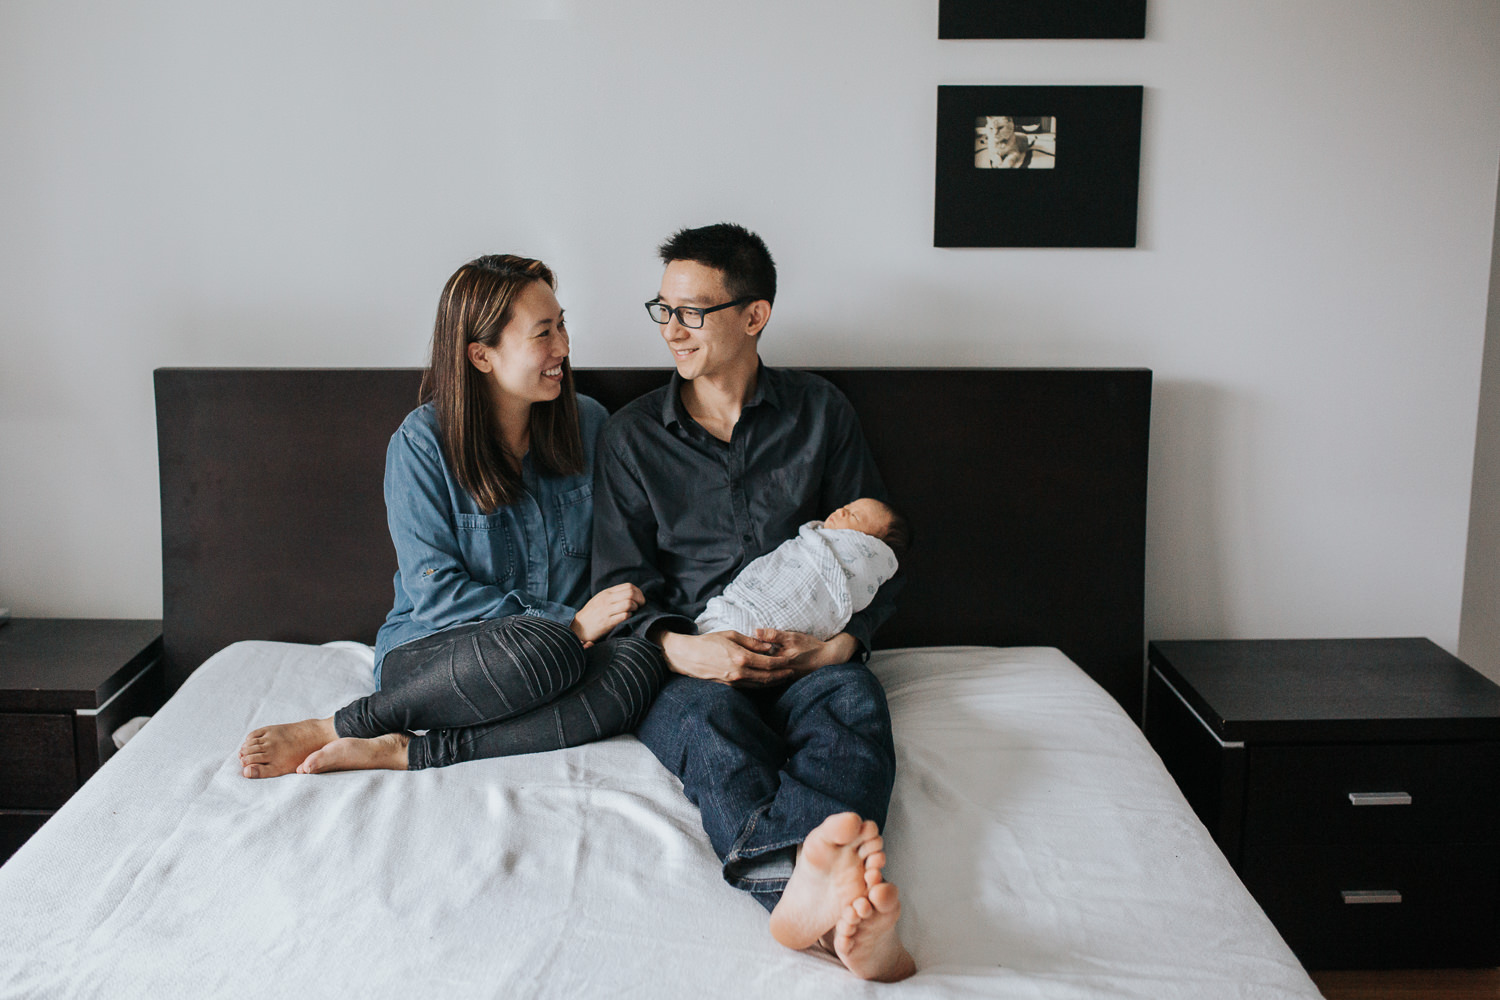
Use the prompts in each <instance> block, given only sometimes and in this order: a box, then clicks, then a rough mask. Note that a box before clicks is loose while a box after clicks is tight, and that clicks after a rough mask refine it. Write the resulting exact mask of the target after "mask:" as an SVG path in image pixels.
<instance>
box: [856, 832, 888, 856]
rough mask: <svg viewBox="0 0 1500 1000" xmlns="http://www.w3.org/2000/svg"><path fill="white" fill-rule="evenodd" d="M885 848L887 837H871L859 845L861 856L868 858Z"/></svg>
mask: <svg viewBox="0 0 1500 1000" xmlns="http://www.w3.org/2000/svg"><path fill="white" fill-rule="evenodd" d="M883 850H885V838H884V837H871V838H870V839H869V840H867V841H865V842H864V843H862V844H860V845H859V856H860V857H862V858H868V857H869V856H870V855H872V854H874V853H875V852H876V851H883Z"/></svg>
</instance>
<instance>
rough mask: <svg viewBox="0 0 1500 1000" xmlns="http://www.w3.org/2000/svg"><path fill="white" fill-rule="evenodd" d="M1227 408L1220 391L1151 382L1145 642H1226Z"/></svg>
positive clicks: (1198, 385) (1229, 452) (1189, 384)
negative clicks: (1219, 639) (1221, 639)
mask: <svg viewBox="0 0 1500 1000" xmlns="http://www.w3.org/2000/svg"><path fill="white" fill-rule="evenodd" d="M1232 409H1233V407H1232V400H1231V399H1230V398H1229V393H1228V392H1227V391H1226V390H1225V389H1224V388H1223V387H1221V386H1216V385H1209V384H1206V383H1202V382H1178V381H1172V380H1168V379H1157V380H1156V381H1155V382H1154V384H1153V386H1152V393H1151V460H1150V465H1149V471H1148V483H1149V486H1148V493H1147V502H1146V637H1147V638H1148V639H1169V638H1210V637H1213V636H1223V635H1229V634H1230V630H1231V627H1232V623H1231V622H1230V621H1228V618H1227V615H1226V607H1227V601H1226V595H1225V592H1224V589H1225V583H1224V580H1225V558H1224V545H1225V540H1226V539H1227V538H1228V537H1229V535H1228V530H1229V529H1228V526H1227V521H1228V520H1229V513H1230V512H1229V511H1228V510H1226V507H1227V506H1228V504H1227V494H1228V486H1227V480H1226V476H1227V470H1228V467H1229V464H1230V462H1231V461H1233V460H1234V459H1233V456H1232V452H1233V450H1234V449H1233V448H1232V447H1231V446H1230V445H1231V442H1230V441H1228V440H1226V437H1225V435H1226V433H1230V432H1232V428H1231V427H1229V426H1228V425H1229V424H1230V423H1231V420H1230V414H1231V410H1232Z"/></svg>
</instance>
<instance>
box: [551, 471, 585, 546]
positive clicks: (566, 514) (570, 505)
mask: <svg viewBox="0 0 1500 1000" xmlns="http://www.w3.org/2000/svg"><path fill="white" fill-rule="evenodd" d="M553 499H554V503H555V504H556V510H557V532H558V540H559V541H560V542H561V547H562V551H563V554H564V555H567V556H572V557H573V558H575V559H587V558H588V557H589V552H590V551H591V548H592V545H593V541H594V484H593V483H585V484H584V485H582V486H580V487H578V488H577V489H572V490H568V491H566V492H564V493H559V494H557V496H556V497H555V498H553Z"/></svg>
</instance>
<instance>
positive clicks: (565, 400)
mask: <svg viewBox="0 0 1500 1000" xmlns="http://www.w3.org/2000/svg"><path fill="white" fill-rule="evenodd" d="M533 281H544V282H546V283H547V286H548V287H549V288H556V287H557V279H556V278H554V277H553V275H552V270H551V268H549V267H547V265H546V264H543V263H542V262H541V261H539V260H532V259H531V258H529V257H517V256H515V255H513V254H492V255H490V256H486V257H480V258H478V259H477V260H471V261H469V263H467V264H465V265H464V266H463V267H461V268H459V269H458V270H457V271H455V272H454V273H453V277H451V278H449V279H448V284H446V285H445V286H443V297H442V299H441V300H440V301H439V302H438V310H437V322H436V323H434V324H433V328H432V362H431V364H429V365H428V366H427V372H426V373H425V374H424V375H423V376H422V388H421V401H422V402H424V403H426V402H429V401H431V402H433V403H435V404H436V408H437V420H438V430H439V434H440V436H441V438H442V443H443V457H444V458H446V459H447V460H448V466H449V467H450V468H451V469H452V470H453V475H454V476H455V478H457V479H458V482H459V484H460V485H461V486H463V488H464V489H466V490H468V491H469V494H470V495H471V496H472V497H473V498H474V500H475V502H476V503H477V504H478V505H479V509H480V510H483V511H485V512H486V513H491V512H493V511H495V510H496V509H498V508H499V507H501V506H503V505H505V504H510V503H515V502H516V500H518V499H520V497H521V495H522V493H523V492H524V490H525V487H524V486H523V484H522V482H521V474H520V473H519V472H517V471H516V470H515V469H514V468H513V467H512V466H511V464H510V462H509V461H507V460H506V457H505V451H504V448H503V447H502V446H501V442H500V423H499V417H498V415H497V414H496V413H495V405H494V403H493V401H492V400H491V398H490V390H489V387H488V385H487V382H488V380H489V376H488V375H486V374H485V373H484V372H481V371H480V370H479V369H477V368H475V367H474V365H473V363H472V362H470V361H469V350H468V347H469V345H470V344H474V343H478V344H484V345H485V346H486V347H494V346H495V345H496V344H497V343H499V341H500V334H501V332H502V331H503V330H504V329H505V326H506V324H507V323H509V322H510V320H511V315H512V313H513V312H514V306H515V301H516V297H517V296H518V295H519V294H520V292H521V290H522V289H524V288H525V287H526V286H527V285H529V284H531V283H532V282H533ZM531 461H532V463H533V465H535V467H536V469H537V471H538V472H540V473H543V474H546V475H554V476H566V475H577V474H578V473H580V472H582V471H583V469H584V464H583V437H582V435H581V434H580V433H579V430H578V397H577V395H576V394H575V393H574V389H573V369H572V367H571V366H569V364H568V361H567V359H566V358H565V359H563V381H562V393H561V394H560V395H559V396H558V397H557V398H556V399H554V400H550V401H548V402H545V403H533V404H532V406H531Z"/></svg>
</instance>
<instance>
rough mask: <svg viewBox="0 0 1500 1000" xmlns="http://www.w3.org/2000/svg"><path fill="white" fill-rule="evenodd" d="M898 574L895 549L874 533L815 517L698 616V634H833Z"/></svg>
mask: <svg viewBox="0 0 1500 1000" xmlns="http://www.w3.org/2000/svg"><path fill="white" fill-rule="evenodd" d="M895 575H896V553H894V552H892V551H891V547H890V546H889V545H887V544H885V542H883V541H881V540H880V539H878V538H876V537H875V536H873V535H867V534H865V533H864V532H862V531H854V530H852V529H848V528H825V527H824V526H823V522H822V521H809V522H807V523H806V524H804V525H803V526H802V527H801V528H799V529H797V537H795V538H790V539H788V540H786V541H785V542H782V543H781V544H780V545H778V546H777V547H776V548H774V549H772V550H771V551H770V552H767V553H766V554H765V555H763V556H761V557H760V558H759V559H756V560H754V561H753V562H751V563H750V565H748V566H746V567H745V568H744V569H742V570H740V573H739V575H738V576H736V577H735V578H734V579H733V580H731V581H730V583H729V586H727V587H725V588H724V592H723V593H721V594H720V595H719V596H718V597H715V598H712V599H711V600H710V601H709V602H708V606H707V607H706V608H704V609H703V614H701V615H699V616H698V622H697V624H698V632H699V633H700V634H702V633H705V632H722V631H724V630H725V629H733V630H734V631H736V632H742V633H744V634H746V635H754V634H755V630H756V629H758V628H779V629H787V630H789V631H792V632H806V633H807V634H808V635H812V636H816V637H817V638H819V639H824V640H827V639H831V638H833V637H834V636H836V635H838V634H839V633H840V632H842V631H843V630H844V626H845V625H847V624H849V618H850V617H851V616H852V615H853V614H854V613H855V612H856V611H863V610H864V609H865V608H866V607H868V606H869V604H870V601H871V600H873V599H874V597H875V592H876V591H877V590H879V589H880V585H881V584H883V583H885V582H886V581H887V580H889V579H890V578H891V577H893V576H895Z"/></svg>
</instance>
